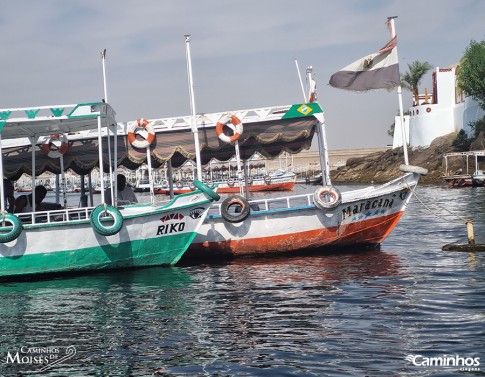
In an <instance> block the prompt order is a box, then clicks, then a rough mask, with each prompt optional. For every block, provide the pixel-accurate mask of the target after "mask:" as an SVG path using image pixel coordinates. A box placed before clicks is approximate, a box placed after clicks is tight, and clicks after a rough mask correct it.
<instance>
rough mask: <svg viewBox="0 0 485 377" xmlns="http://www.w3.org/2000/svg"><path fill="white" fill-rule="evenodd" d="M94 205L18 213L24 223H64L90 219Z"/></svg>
mask: <svg viewBox="0 0 485 377" xmlns="http://www.w3.org/2000/svg"><path fill="white" fill-rule="evenodd" d="M93 209H94V207H83V208H66V209H56V210H50V211H37V212H27V213H19V214H17V216H18V218H19V219H20V220H21V221H22V223H23V224H29V225H31V224H49V223H56V224H59V223H62V222H70V221H75V220H88V219H89V215H90V214H91V212H92V211H93Z"/></svg>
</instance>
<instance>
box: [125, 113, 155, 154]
mask: <svg viewBox="0 0 485 377" xmlns="http://www.w3.org/2000/svg"><path fill="white" fill-rule="evenodd" d="M140 129H142V130H146V131H147V132H148V136H147V137H145V140H138V139H137V138H136V134H137V133H138V131H139V130H140ZM138 134H139V133H138ZM141 136H143V137H144V135H141ZM154 140H155V130H154V129H153V126H152V125H151V124H150V122H149V121H148V120H146V119H143V118H141V119H137V120H136V123H132V124H131V125H130V126H129V127H128V141H129V142H130V144H131V145H132V146H133V147H135V148H140V149H142V148H148V147H149V146H150V144H151V143H153V141H154Z"/></svg>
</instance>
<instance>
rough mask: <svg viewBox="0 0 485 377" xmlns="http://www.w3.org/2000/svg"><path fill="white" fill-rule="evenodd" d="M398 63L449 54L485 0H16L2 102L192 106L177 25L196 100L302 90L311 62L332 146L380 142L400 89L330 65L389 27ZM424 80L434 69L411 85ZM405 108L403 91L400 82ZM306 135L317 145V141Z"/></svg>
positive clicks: (460, 48) (6, 18)
mask: <svg viewBox="0 0 485 377" xmlns="http://www.w3.org/2000/svg"><path fill="white" fill-rule="evenodd" d="M388 16H397V17H398V18H397V19H396V21H395V27H396V33H397V38H398V39H397V40H398V42H397V43H398V44H397V46H398V55H399V63H400V71H401V74H403V73H405V72H407V71H408V64H410V63H411V62H413V61H416V60H418V61H422V62H424V61H427V62H429V63H430V64H431V65H432V66H433V67H434V68H437V67H446V66H449V65H451V64H454V63H457V62H458V61H459V60H460V58H461V57H462V56H463V53H464V51H465V49H466V47H467V46H468V45H469V44H470V41H471V40H476V41H480V40H483V39H484V38H485V26H484V25H485V21H484V20H485V1H483V0H460V1H456V0H428V1H416V0H407V1H402V0H366V1H364V0H339V1H327V0H307V1H304V2H296V1H289V0H245V1H235V0H204V1H194V0H193V1H188V0H178V1H168V0H137V1H135V0H131V1H130V0H103V1H99V0H82V1H81V0H69V1H65V0H42V1H37V0H18V1H15V2H14V1H9V2H5V4H3V5H2V12H1V13H0V44H1V46H2V57H1V58H0V72H1V73H2V74H1V81H0V82H1V84H0V85H1V87H2V90H1V91H0V108H1V109H6V108H17V107H35V106H45V105H62V104H74V103H81V102H90V101H98V100H100V99H101V98H104V85H103V69H102V60H101V56H100V52H101V51H103V50H104V49H106V50H107V54H106V61H105V67H106V88H107V94H108V96H107V97H108V102H109V103H110V104H111V105H112V106H113V108H114V109H115V111H116V113H117V120H118V121H119V122H126V121H131V120H135V119H138V118H148V119H152V118H165V117H174V116H184V115H190V114H191V108H190V99H189V91H188V78H187V60H186V44H185V38H184V35H185V34H190V36H191V37H190V52H191V58H192V59H191V61H192V72H193V82H194V94H195V108H196V111H197V113H210V112H223V111H235V110H241V109H251V108H263V107H269V106H278V105H290V104H293V103H301V102H302V101H303V94H302V90H301V86H300V81H299V77H298V72H297V69H296V64H295V59H296V60H297V62H298V66H299V68H300V71H301V73H302V74H304V72H305V69H306V67H308V66H312V67H313V72H314V78H315V79H316V81H317V93H318V100H319V103H320V105H321V106H322V108H323V109H324V112H325V119H326V130H327V142H328V147H329V149H330V150H336V149H355V148H371V147H385V146H386V145H389V144H392V139H391V138H390V137H389V136H388V134H387V131H388V129H389V128H390V126H391V125H392V124H393V123H394V116H395V115H397V113H398V110H399V101H398V95H397V93H396V91H391V92H389V91H386V90H377V91H371V92H365V93H354V92H349V91H344V90H341V89H336V88H333V87H331V86H330V85H328V81H329V79H330V76H331V75H332V74H333V73H335V72H337V71H338V70H340V69H342V68H343V67H345V66H347V65H348V64H350V63H352V62H353V61H355V60H357V59H360V58H362V57H364V56H366V55H368V54H370V53H372V52H375V51H377V50H378V49H379V48H381V47H383V46H384V45H385V44H386V43H387V42H388V40H389V38H390V36H389V32H388V30H387V28H386V20H387V17H388ZM425 87H427V88H428V90H429V91H431V73H428V74H427V75H426V76H425V77H424V78H423V80H422V83H421V86H420V89H421V92H424V88H425ZM403 101H404V109H407V108H409V107H410V105H411V94H410V92H409V91H407V90H404V89H403ZM313 148H314V147H312V149H313Z"/></svg>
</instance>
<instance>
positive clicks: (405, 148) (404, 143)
mask: <svg viewBox="0 0 485 377" xmlns="http://www.w3.org/2000/svg"><path fill="white" fill-rule="evenodd" d="M395 18H397V16H394V17H388V18H387V19H388V21H389V23H390V26H391V38H394V37H395V36H396V29H395V27H394V19H395ZM396 58H397V46H396ZM398 61H399V60H398ZM397 96H398V98H399V119H400V121H401V132H402V148H403V152H404V164H405V165H409V158H408V141H407V137H406V129H405V127H404V110H403V108H404V107H403V104H402V87H401V85H399V86H398V87H397Z"/></svg>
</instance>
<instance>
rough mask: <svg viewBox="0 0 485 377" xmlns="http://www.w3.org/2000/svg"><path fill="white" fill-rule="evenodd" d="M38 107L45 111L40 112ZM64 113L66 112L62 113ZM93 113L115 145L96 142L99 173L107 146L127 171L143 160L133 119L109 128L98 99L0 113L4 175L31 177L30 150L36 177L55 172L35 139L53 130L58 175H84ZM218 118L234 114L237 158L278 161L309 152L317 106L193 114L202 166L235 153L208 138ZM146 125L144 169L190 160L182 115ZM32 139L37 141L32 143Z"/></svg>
mask: <svg viewBox="0 0 485 377" xmlns="http://www.w3.org/2000/svg"><path fill="white" fill-rule="evenodd" d="M39 110H41V111H42V112H48V114H47V115H42V113H41V112H40V111H39ZM66 110H69V112H68V113H67V115H63V114H64V113H66ZM14 112H17V113H19V112H20V113H23V114H24V116H23V117H22V118H13V117H10V115H11V114H13V113H14ZM99 115H101V117H102V118H105V119H106V120H107V121H106V122H104V126H106V125H107V124H109V125H113V126H114V125H115V124H116V127H117V130H116V135H117V136H116V137H117V140H116V142H114V136H113V135H114V134H115V132H114V130H112V131H111V132H110V135H111V143H107V142H105V141H103V142H102V144H103V145H102V147H103V153H102V156H103V167H104V171H107V170H108V167H109V155H110V154H108V148H109V146H110V147H111V149H112V152H113V147H114V146H116V149H117V150H116V153H112V154H111V156H114V155H116V156H117V162H118V165H119V166H124V167H126V168H128V169H132V170H134V169H136V168H138V167H139V166H140V165H142V164H144V163H146V162H147V153H146V149H145V148H141V149H139V148H135V147H134V146H133V145H132V144H131V143H130V142H129V141H128V137H127V135H128V133H129V132H130V130H131V132H132V130H133V129H135V128H136V124H137V120H135V121H132V122H126V123H115V121H114V116H115V113H114V111H113V110H112V108H111V107H110V106H109V105H108V104H106V103H104V102H101V103H89V104H80V105H66V106H55V107H42V108H36V109H32V108H23V109H13V110H0V118H1V119H0V126H1V125H3V129H2V131H1V137H2V153H3V163H4V175H5V177H7V178H9V179H13V180H16V179H18V178H20V176H21V175H22V174H24V173H25V174H28V175H32V148H35V151H34V154H35V161H36V163H35V169H36V171H35V173H36V175H40V174H41V173H43V172H45V171H49V172H52V173H56V174H60V173H61V167H60V166H61V164H60V162H59V160H60V159H59V158H52V157H49V155H48V154H46V153H45V149H44V150H43V148H42V145H43V143H44V142H45V141H43V139H42V138H38V136H39V135H49V134H58V133H64V134H67V144H68V145H67V149H66V151H65V153H64V154H63V166H64V170H68V169H71V170H72V171H74V172H75V173H77V174H80V175H83V174H87V173H89V172H90V171H91V170H92V169H93V168H95V167H98V166H99V150H98V128H97V116H99ZM226 115H235V116H236V117H237V118H238V119H239V120H240V121H241V122H242V124H243V132H242V134H241V135H240V137H239V140H238V144H239V150H240V156H241V158H242V159H245V160H247V159H249V158H250V157H251V156H252V155H254V153H255V152H258V153H260V154H261V155H263V156H264V157H265V158H270V159H271V158H276V157H278V156H279V155H280V154H281V153H282V152H288V153H299V152H300V151H302V150H303V149H309V148H310V146H311V143H312V139H313V135H314V132H315V130H316V126H317V125H319V124H320V123H323V111H322V110H321V108H320V106H319V105H318V104H317V103H310V104H297V105H290V106H277V107H268V108H259V109H251V110H239V111H233V112H222V113H212V114H199V115H197V132H198V138H199V145H200V152H201V153H200V155H201V164H202V165H205V164H208V163H209V162H210V160H211V159H213V158H216V159H217V160H219V161H229V160H230V159H231V158H232V157H233V156H234V154H235V151H234V145H233V144H230V143H226V142H223V141H221V140H220V139H219V137H218V135H217V133H216V125H217V123H218V122H219V121H221V119H223V118H224V117H225V116H226ZM86 117H88V118H89V117H92V124H90V123H89V122H86ZM34 120H35V122H34ZM81 120H82V121H81ZM148 122H149V124H150V125H151V129H152V130H153V133H154V135H153V141H152V142H151V145H150V148H151V164H152V167H154V168H157V167H160V166H161V165H162V164H164V163H166V162H167V161H169V160H170V161H171V164H172V166H173V167H174V168H177V167H180V166H182V165H183V164H184V163H185V162H186V161H187V160H194V159H195V158H196V153H195V146H194V133H193V130H192V126H191V117H190V116H186V117H176V118H165V119H148ZM113 128H114V127H113ZM224 130H225V131H224V132H227V133H228V134H230V130H229V127H225V128H224ZM101 134H102V136H103V137H105V136H106V134H107V130H106V127H104V128H103V129H102V131H101ZM35 138H38V140H37V141H35ZM12 139H15V140H12ZM32 140H34V142H32ZM32 145H35V146H34V147H32Z"/></svg>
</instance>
